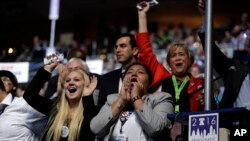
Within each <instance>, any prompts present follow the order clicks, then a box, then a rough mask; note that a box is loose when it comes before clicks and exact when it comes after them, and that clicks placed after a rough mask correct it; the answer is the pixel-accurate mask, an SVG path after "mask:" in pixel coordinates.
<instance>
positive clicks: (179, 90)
mask: <svg viewBox="0 0 250 141" xmlns="http://www.w3.org/2000/svg"><path fill="white" fill-rule="evenodd" d="M172 81H173V83H174V90H175V102H177V101H179V99H180V94H181V91H182V89H183V88H184V86H185V85H186V84H187V82H188V81H189V77H188V76H186V77H185V79H184V80H183V81H182V83H181V86H180V87H179V88H178V84H177V80H176V77H175V76H174V75H173V76H172ZM174 109H175V112H179V109H180V108H179V104H178V105H177V104H176V105H175V108H174Z"/></svg>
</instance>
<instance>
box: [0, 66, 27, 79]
mask: <svg viewBox="0 0 250 141" xmlns="http://www.w3.org/2000/svg"><path fill="white" fill-rule="evenodd" d="M0 70H8V71H10V72H12V73H13V74H14V75H15V76H16V78H17V81H18V83H27V82H28V80H29V62H19V63H0Z"/></svg>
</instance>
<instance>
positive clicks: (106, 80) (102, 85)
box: [98, 68, 122, 108]
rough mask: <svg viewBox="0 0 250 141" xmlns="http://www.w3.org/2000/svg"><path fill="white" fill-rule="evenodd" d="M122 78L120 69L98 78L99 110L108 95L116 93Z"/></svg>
mask: <svg viewBox="0 0 250 141" xmlns="http://www.w3.org/2000/svg"><path fill="white" fill-rule="evenodd" d="M121 77H122V69H121V68H120V69H117V70H114V71H111V72H109V73H107V74H104V75H102V76H101V77H100V79H99V81H98V87H99V90H100V92H99V97H98V107H99V108H101V107H102V106H103V105H104V104H105V102H106V101H107V96H108V95H110V94H114V93H118V91H119V82H120V78H121Z"/></svg>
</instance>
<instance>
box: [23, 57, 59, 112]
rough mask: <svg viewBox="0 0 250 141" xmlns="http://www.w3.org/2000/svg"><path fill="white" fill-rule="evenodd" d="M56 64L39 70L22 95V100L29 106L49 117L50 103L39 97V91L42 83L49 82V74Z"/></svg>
mask: <svg viewBox="0 0 250 141" xmlns="http://www.w3.org/2000/svg"><path fill="white" fill-rule="evenodd" d="M57 64H58V62H56V61H55V62H54V63H51V64H48V65H45V66H44V67H42V68H40V69H39V70H38V72H37V73H36V75H35V76H34V77H33V79H32V80H31V82H30V83H29V85H28V87H27V89H26V90H25V93H24V95H23V97H24V99H25V100H26V101H27V103H28V104H29V105H30V106H32V107H33V108H34V109H36V110H38V111H39V112H41V113H43V114H45V115H49V113H50V110H51V109H52V101H51V100H49V99H47V98H46V97H42V96H40V95H39V91H40V89H41V88H42V87H43V85H44V83H45V82H47V81H48V80H49V78H50V76H51V72H52V71H53V70H54V68H55V67H56V65H57Z"/></svg>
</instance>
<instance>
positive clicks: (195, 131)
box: [188, 113, 219, 141]
mask: <svg viewBox="0 0 250 141" xmlns="http://www.w3.org/2000/svg"><path fill="white" fill-rule="evenodd" d="M188 125H189V126H188V127H189V128H188V140H189V141H218V140H219V139H218V138H219V114H218V113H210V114H197V115H190V116H189V120H188Z"/></svg>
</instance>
